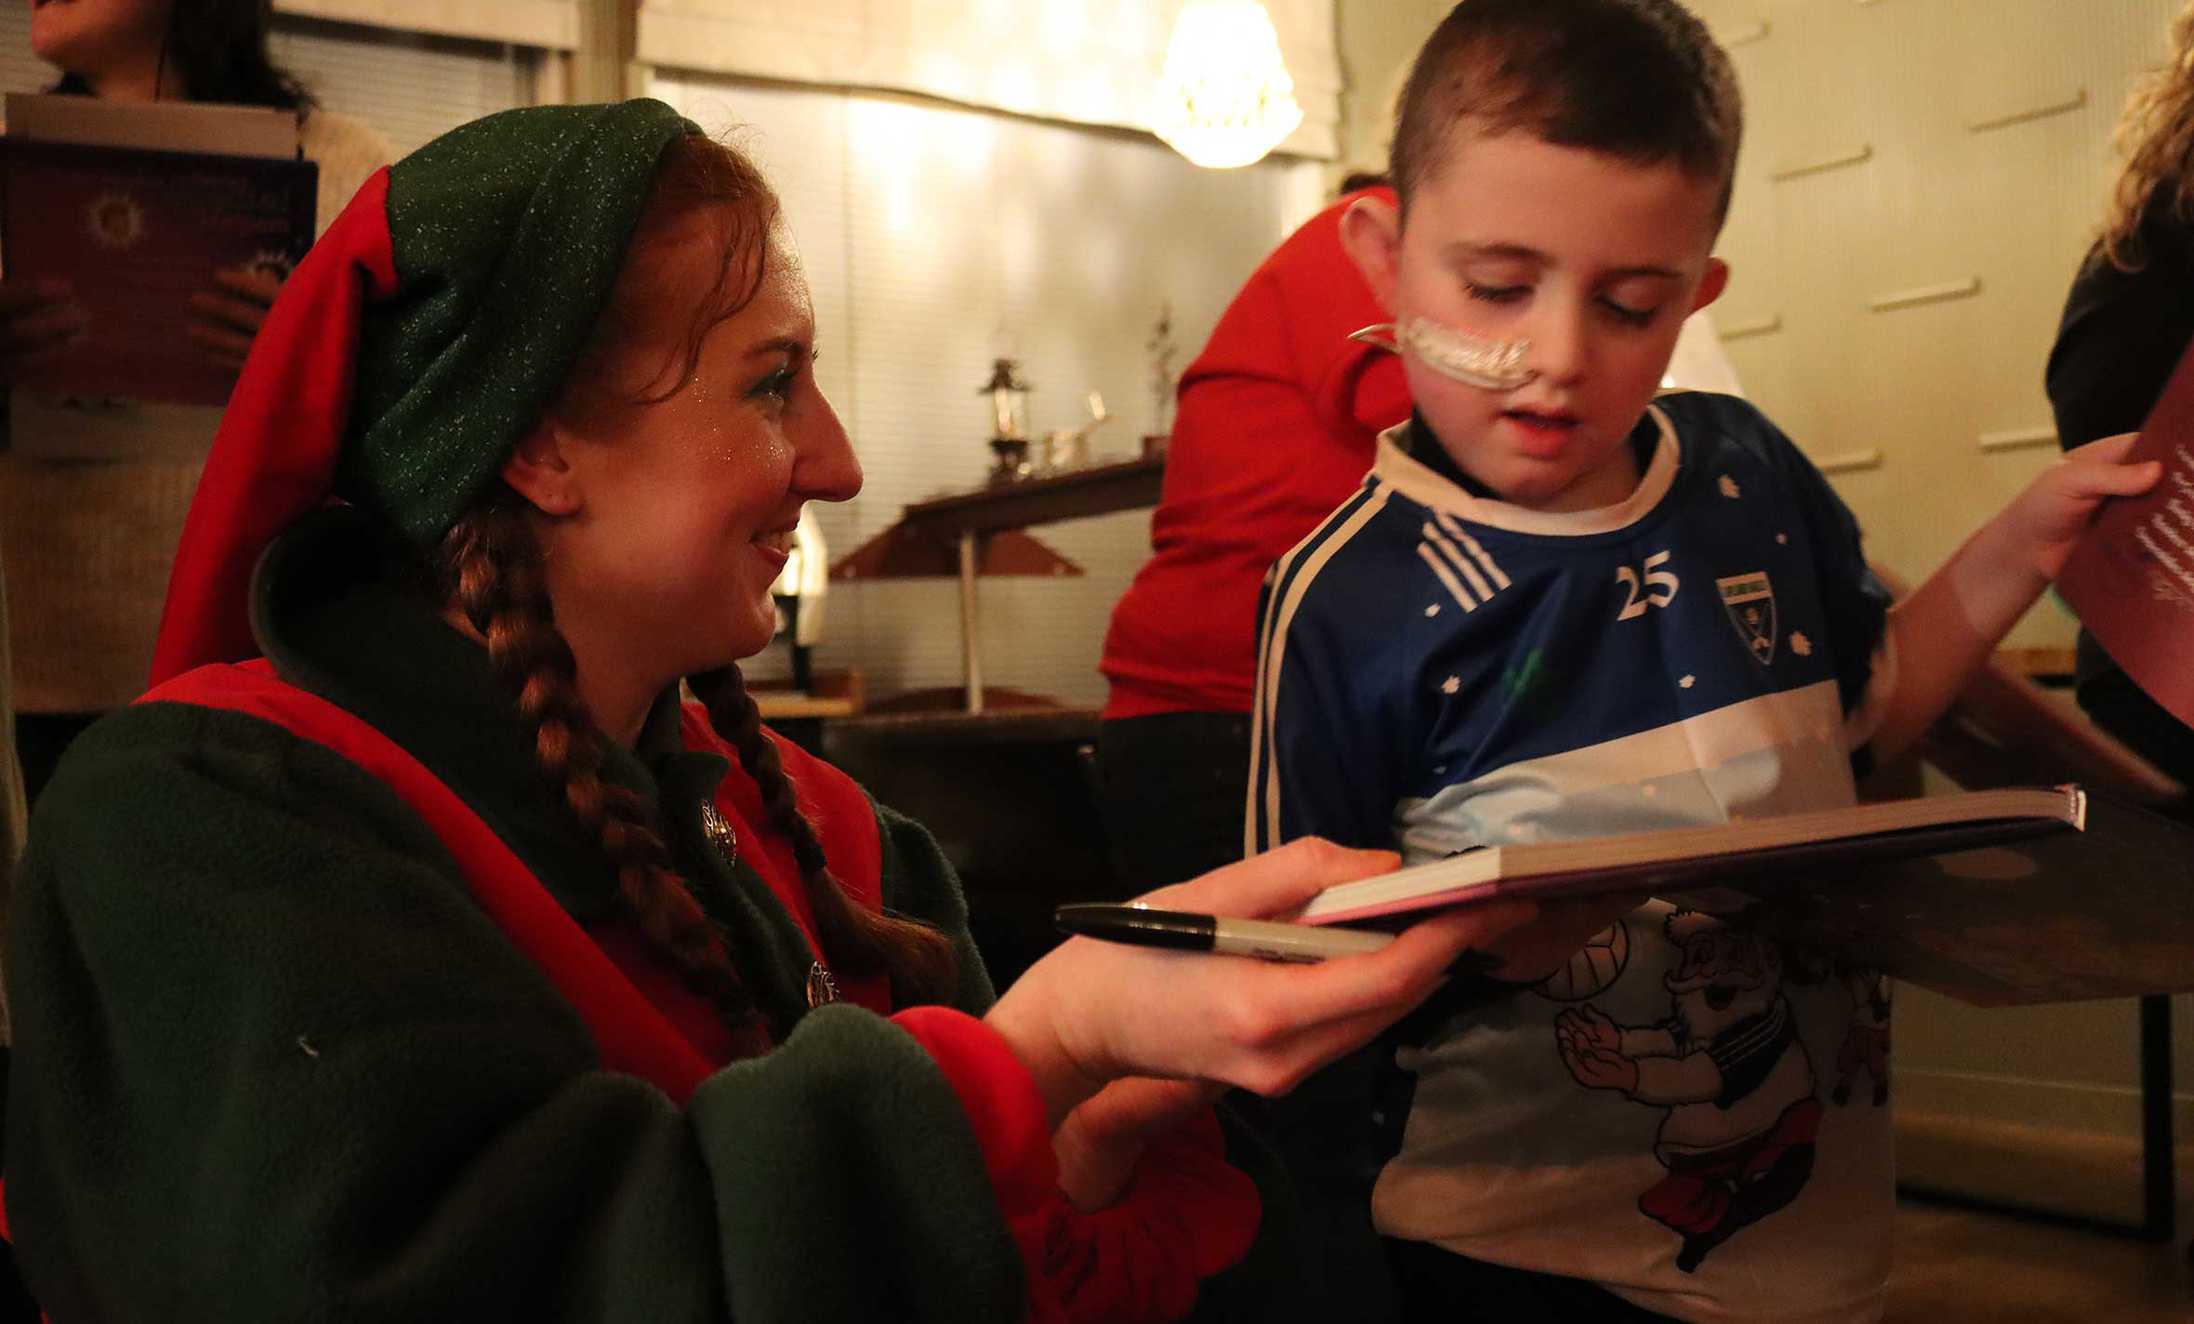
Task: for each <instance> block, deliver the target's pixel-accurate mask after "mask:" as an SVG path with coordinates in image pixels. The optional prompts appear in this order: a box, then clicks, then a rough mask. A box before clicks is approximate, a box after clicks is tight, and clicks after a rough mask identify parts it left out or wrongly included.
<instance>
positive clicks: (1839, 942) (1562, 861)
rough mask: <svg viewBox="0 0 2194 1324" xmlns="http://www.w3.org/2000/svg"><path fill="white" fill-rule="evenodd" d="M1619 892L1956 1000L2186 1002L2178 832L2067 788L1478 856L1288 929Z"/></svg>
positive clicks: (1351, 899) (2187, 853)
mask: <svg viewBox="0 0 2194 1324" xmlns="http://www.w3.org/2000/svg"><path fill="white" fill-rule="evenodd" d="M1624 894H1638V895H1651V896H1657V897H1660V898H1663V899H1665V900H1667V901H1670V902H1672V903H1674V904H1676V905H1678V906H1682V907H1686V908H1689V909H1695V910H1702V911H1706V912H1708V913H1711V914H1716V915H1722V916H1729V917H1735V916H1738V915H1744V916H1746V917H1747V918H1748V920H1750V921H1751V922H1755V923H1758V924H1760V925H1762V926H1763V927H1765V928H1767V929H1769V930H1770V931H1772V932H1775V933H1776V934H1777V935H1778V936H1781V937H1784V938H1787V939H1790V940H1792V941H1794V942H1798V943H1800V944H1803V945H1806V946H1809V947H1813V948H1817V949H1819V950H1820V951H1822V952H1824V953H1826V954H1829V955H1833V956H1836V957H1837V958H1839V959H1843V960H1848V961H1853V962H1857V963H1860V964H1865V965H1870V966H1875V967H1878V968H1880V969H1883V970H1886V971H1888V972H1889V973H1891V974H1894V975H1897V976H1899V977H1901V978H1904V979H1907V980H1910V981H1912V982H1914V983H1918V984H1924V985H1926V986H1928V987H1930V988H1934V989H1936V990H1937V991H1940V992H1944V993H1949V994H1951V995H1953V996H1956V997H1960V998H1963V999H1965V1000H1967V1001H1971V1002H1978V1003H1984V1004H1992V1005H1993V1004H2007V1003H2022V1002H2050V1001H2070V1000H2075V999H2081V998H2099V997H2124V996H2131V995H2134V994H2139V993H2159V992H2173V991H2181V990H2194V830H2189V829H2188V828H2186V827H2184V826H2182V825H2180V824H2177V823H2175V822H2173V821H2171V820H2169V819H2167V818H2164V817H2162V816H2161V815H2157V814H2154V813H2150V812H2149V811H2147V810H2144V809H2140V808H2137V807H2134V806H2131V805H2128V804H2124V803H2121V802H2119V801H2117V800H2115V799H2113V798H2110V797H2108V796H2102V795H2096V794H2093V793H2090V792H2087V791H2083V790H2081V789H2080V788H2077V787H2069V786H2068V787H2058V788H2056V789H2053V790H1993V791H1968V792H1962V793H1959V794H1955V795H1943V796H1930V797H1926V798H1921V799H1913V800H1898V801H1891V802H1885V803H1879V804H1863V805H1855V806H1852V807H1851V808H1848V809H1835V810H1827V811H1824V812H1820V813H1808V814H1792V815H1787V816H1783V817H1776V818H1762V819H1755V820H1750V821H1741V822H1736V823H1730V824H1725V825H1717V826H1712V827H1699V828H1679V829H1671V830H1667V831H1661V832H1650V833H1638V834H1634V835H1629V836H1619V837H1598V838H1585V839H1579V840H1567V841H1559V842H1543V843H1526V844H1521V845H1501V846H1490V847H1486V848H1484V849H1481V850H1474V851H1469V852H1466V853H1464V854H1461V855H1457V856H1453V857H1451V858H1449V859H1445V860H1438V861H1435V862H1433V863H1430V864H1422V865H1418V866H1415V867H1413V868H1409V869H1403V870H1400V871H1397V872H1395V873H1391V874H1386V875H1384V876H1382V877H1378V878H1367V879H1364V880H1362V881H1360V882H1354V883H1343V884H1341V885H1339V886H1337V887H1330V888H1327V889H1326V890H1325V891H1324V892H1322V893H1320V894H1319V895H1318V896H1317V897H1316V898H1315V899H1314V900H1313V901H1312V902H1311V904H1310V905H1309V907H1307V908H1306V909H1305V911H1304V912H1303V914H1302V916H1301V917H1300V918H1301V920H1302V922H1304V923H1308V924H1335V923H1361V922H1373V923H1376V922H1379V921H1381V920H1383V919H1385V918H1386V917H1389V916H1401V915H1405V914H1406V913H1407V912H1411V911H1417V910H1422V909H1426V908H1430V907H1435V906H1457V905H1470V904H1475V903H1482V902H1486V901H1492V900H1496V899H1502V898H1524V899H1532V900H1552V899H1562V898H1574V897H1591V896H1611V897H1612V896H1620V895H1624Z"/></svg>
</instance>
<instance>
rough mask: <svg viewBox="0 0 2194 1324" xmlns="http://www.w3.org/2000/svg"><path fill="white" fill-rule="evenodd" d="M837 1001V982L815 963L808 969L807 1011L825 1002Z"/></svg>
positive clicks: (820, 965) (820, 963)
mask: <svg viewBox="0 0 2194 1324" xmlns="http://www.w3.org/2000/svg"><path fill="white" fill-rule="evenodd" d="M837 1000H838V981H837V980H835V979H832V978H831V977H830V971H828V970H825V969H824V968H823V963H822V962H821V961H817V962H816V963H815V964H813V965H811V966H809V967H808V1009H809V1010H810V1011H813V1010H814V1009H815V1008H817V1007H820V1006H822V1005H823V1004H824V1003H826V1002H836V1001H837Z"/></svg>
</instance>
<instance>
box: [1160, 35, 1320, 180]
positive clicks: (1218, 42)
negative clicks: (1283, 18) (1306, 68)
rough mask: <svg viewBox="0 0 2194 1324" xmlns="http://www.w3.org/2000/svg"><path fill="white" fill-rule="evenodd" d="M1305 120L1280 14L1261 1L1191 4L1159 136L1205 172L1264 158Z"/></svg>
mask: <svg viewBox="0 0 2194 1324" xmlns="http://www.w3.org/2000/svg"><path fill="white" fill-rule="evenodd" d="M1302 122H1303V108H1302V107H1301V106H1300V105H1298V104H1296V101H1295V82H1294V80H1293V79H1291V78H1289V77H1288V72H1287V62H1286V61H1285V60H1284V59H1282V58H1281V56H1280V37H1279V34H1278V33H1277V32H1275V31H1274V30H1273V27H1272V16H1271V15H1270V14H1268V13H1266V12H1265V7H1264V6H1263V5H1261V4H1259V3H1257V0H1188V3H1187V4H1186V5H1184V6H1183V7H1182V9H1181V16H1180V18H1179V20H1178V21H1176V22H1175V24H1174V26H1173V38H1172V40H1171V41H1169V42H1168V43H1167V44H1166V60H1165V67H1164V70H1163V72H1161V73H1160V74H1159V77H1158V93H1157V99H1156V104H1155V105H1153V107H1152V108H1151V125H1150V127H1151V130H1152V131H1153V132H1155V133H1156V134H1157V135H1158V136H1159V137H1160V138H1162V139H1164V140H1165V142H1166V143H1167V145H1169V146H1171V147H1172V148H1173V150H1175V151H1177V152H1179V153H1180V154H1181V155H1183V156H1185V157H1187V158H1188V159H1189V160H1191V161H1193V162H1195V163H1196V164H1197V165H1200V166H1208V167H1211V168H1213V169H1226V168H1229V167H1233V166H1245V165H1249V164H1251V163H1253V162H1255V161H1259V160H1262V159H1263V158H1264V156H1265V154H1266V153H1268V152H1270V151H1271V150H1272V149H1273V148H1275V147H1278V146H1279V145H1280V144H1281V143H1282V142H1284V141H1286V139H1287V136H1288V135H1289V134H1291V133H1293V132H1295V129H1296V126H1297V125H1299V124H1301V123H1302Z"/></svg>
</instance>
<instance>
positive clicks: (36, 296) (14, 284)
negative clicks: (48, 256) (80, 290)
mask: <svg viewBox="0 0 2194 1324" xmlns="http://www.w3.org/2000/svg"><path fill="white" fill-rule="evenodd" d="M74 293H75V290H74V288H73V287H72V286H70V284H69V283H68V282H67V281H65V280H59V279H56V278H54V277H51V276H48V277H46V278H44V279H41V280H0V319H8V318H13V317H16V316H17V315H19V314H22V313H28V312H31V311H33V310H35V309H38V308H40V307H43V306H45V305H47V304H57V303H67V302H69V300H70V297H71V296H72V295H73V294H74Z"/></svg>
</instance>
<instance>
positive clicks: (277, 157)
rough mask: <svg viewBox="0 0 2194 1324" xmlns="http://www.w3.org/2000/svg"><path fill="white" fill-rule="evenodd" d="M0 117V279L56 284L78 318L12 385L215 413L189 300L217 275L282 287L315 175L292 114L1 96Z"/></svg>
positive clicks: (222, 390)
mask: <svg viewBox="0 0 2194 1324" xmlns="http://www.w3.org/2000/svg"><path fill="white" fill-rule="evenodd" d="M6 115H7V125H6V134H5V137H0V261H4V262H5V264H6V271H7V275H8V277H9V278H10V279H11V280H13V279H22V280H33V281H35V280H42V279H62V280H66V281H68V282H69V283H70V285H71V286H72V287H73V288H74V291H75V296H76V299H77V302H78V303H79V304H81V305H82V307H83V309H84V311H85V314H86V315H87V317H88V318H89V321H90V326H89V329H88V331H87V332H86V334H85V335H84V337H83V338H82V339H81V340H79V341H77V342H76V343H75V344H73V345H71V346H69V347H67V348H65V349H62V350H60V351H59V352H57V353H56V354H55V355H53V356H52V357H51V358H50V359H45V360H41V361H40V362H39V363H38V365H37V366H36V368H35V370H34V375H33V376H32V377H31V378H30V379H28V380H26V381H23V382H19V383H17V386H18V389H19V390H21V391H28V392H29V393H31V394H34V395H40V396H44V397H48V398H74V399H89V400H93V401H97V400H104V399H110V398H121V399H128V400H137V401H160V402H167V403H172V404H193V405H219V404H222V403H224V402H225V401H226V400H227V399H228V394H229V389H230V387H231V386H233V385H234V384H235V380H236V372H235V369H234V368H233V367H223V366H222V365H220V364H219V363H216V362H214V361H213V360H212V359H211V358H209V357H208V356H207V355H205V354H204V353H202V352H200V351H199V350H198V349H197V348H196V347H195V346H194V345H193V344H192V342H191V339H190V336H189V326H190V317H191V307H190V300H191V297H192V296H193V295H196V294H201V293H212V292H214V290H215V286H214V279H213V276H214V272H216V271H218V270H225V269H231V268H247V269H261V270H265V271H268V272H270V273H273V274H276V275H287V274H288V271H289V269H290V267H292V266H294V265H295V264H296V262H297V260H298V259H299V258H301V257H303V256H304V254H305V250H306V249H308V248H309V247H311V245H312V238H313V221H314V211H315V209H316V204H317V188H318V173H319V172H318V167H317V166H315V165H313V164H312V163H311V162H309V161H303V160H300V159H298V126H297V116H296V115H295V114H294V113H292V112H289V111H282V110H268V109H265V108H262V107H255V106H220V105H192V104H184V103H176V102H166V101H162V102H155V103H115V102H104V101H100V100H98V99H97V98H94V97H77V96H21V95H14V94H11V95H9V96H8V97H7V99H6ZM18 435H19V436H22V435H28V434H26V433H24V432H20V431H19V432H18Z"/></svg>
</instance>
